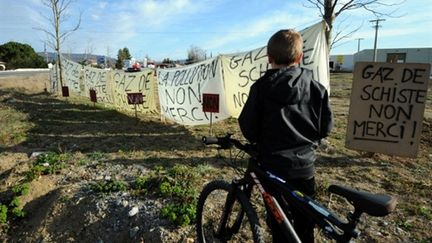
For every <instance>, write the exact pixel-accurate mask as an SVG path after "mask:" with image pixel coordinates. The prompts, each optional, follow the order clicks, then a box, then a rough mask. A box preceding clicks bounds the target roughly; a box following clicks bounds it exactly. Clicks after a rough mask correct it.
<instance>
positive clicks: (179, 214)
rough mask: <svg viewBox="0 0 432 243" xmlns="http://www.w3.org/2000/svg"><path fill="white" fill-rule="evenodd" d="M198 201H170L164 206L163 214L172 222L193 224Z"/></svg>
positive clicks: (183, 224) (184, 224) (182, 224)
mask: <svg viewBox="0 0 432 243" xmlns="http://www.w3.org/2000/svg"><path fill="white" fill-rule="evenodd" d="M195 205H196V202H195V201H194V202H191V203H188V204H175V203H169V204H167V205H166V206H164V207H163V208H162V211H161V215H162V217H164V218H167V219H168V220H169V221H170V222H171V223H174V224H177V225H180V226H186V225H189V224H191V223H192V222H193V221H194V220H195V218H196V206H195Z"/></svg>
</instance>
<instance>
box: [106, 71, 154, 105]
mask: <svg viewBox="0 0 432 243" xmlns="http://www.w3.org/2000/svg"><path fill="white" fill-rule="evenodd" d="M112 85H113V95H114V104H115V106H116V107H117V108H119V109H121V110H128V111H135V108H136V109H137V111H138V112H142V113H147V112H156V111H157V108H156V102H155V101H156V99H155V95H156V90H155V89H156V78H155V77H154V71H153V70H152V69H144V70H143V71H141V72H133V73H129V72H124V71H112ZM127 93H142V94H143V101H144V103H143V104H139V105H136V107H135V106H134V105H129V104H128V100H127Z"/></svg>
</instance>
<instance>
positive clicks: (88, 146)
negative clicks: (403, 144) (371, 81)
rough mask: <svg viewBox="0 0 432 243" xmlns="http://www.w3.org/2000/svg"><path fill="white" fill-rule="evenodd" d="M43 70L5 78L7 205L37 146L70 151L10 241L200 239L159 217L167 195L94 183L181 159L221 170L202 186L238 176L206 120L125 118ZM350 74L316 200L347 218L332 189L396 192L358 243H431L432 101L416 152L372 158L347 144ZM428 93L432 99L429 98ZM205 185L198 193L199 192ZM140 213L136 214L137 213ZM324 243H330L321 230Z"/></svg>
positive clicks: (11, 225) (2, 171)
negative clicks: (62, 88) (72, 93)
mask: <svg viewBox="0 0 432 243" xmlns="http://www.w3.org/2000/svg"><path fill="white" fill-rule="evenodd" d="M47 78H48V77H47V76H46V75H38V76H35V77H12V78H10V77H9V78H4V77H3V78H0V115H1V117H0V127H1V130H3V131H0V203H4V202H5V201H6V198H10V197H11V193H12V188H13V187H14V186H16V185H18V184H19V183H20V182H21V181H22V180H23V178H24V177H25V175H26V172H28V171H29V168H30V166H31V165H32V163H33V162H34V160H35V158H34V157H32V156H31V155H32V153H34V152H44V151H56V152H60V153H68V154H69V155H70V157H69V158H68V160H67V165H66V167H65V168H63V169H62V170H61V172H60V173H58V174H53V175H43V176H40V177H38V178H36V179H35V180H33V181H32V182H31V184H30V186H29V187H30V190H29V193H28V194H26V195H24V196H21V197H20V201H21V204H22V205H21V207H22V209H23V211H25V212H26V216H25V217H24V218H22V219H11V220H10V221H8V223H7V224H3V225H1V226H0V241H3V242H98V243H100V242H194V241H195V228H194V226H193V225H191V226H185V227H176V226H173V225H172V224H171V223H170V222H168V220H166V219H163V218H161V217H160V213H159V211H160V209H161V208H162V206H163V205H164V204H165V203H166V199H164V198H160V197H145V196H136V195H133V194H131V193H128V192H116V193H111V194H95V193H93V192H92V191H91V190H90V189H89V184H91V183H92V182H94V181H98V180H103V179H107V178H116V179H122V180H124V181H126V182H130V181H131V180H132V179H133V178H134V177H136V176H139V175H145V174H146V173H149V171H151V170H153V169H154V168H155V166H164V167H172V166H174V165H176V164H187V165H192V166H196V165H201V164H205V165H208V166H210V167H212V168H215V169H214V170H213V171H214V173H210V174H209V175H206V176H205V177H204V178H203V181H202V185H204V184H205V183H206V182H207V181H208V180H210V179H214V178H226V179H229V178H231V177H232V176H233V174H234V172H233V171H232V169H231V168H230V167H228V166H226V165H225V164H224V163H222V162H221V160H223V159H221V157H220V156H218V151H215V150H214V149H206V148H204V147H203V146H202V144H201V143H200V141H199V140H200V137H201V136H202V135H208V132H209V127H208V126H196V127H185V126H180V125H176V124H167V123H162V122H161V121H160V117H159V116H158V115H140V117H139V120H137V119H135V118H134V117H133V115H132V114H123V113H120V112H117V111H115V110H111V109H109V108H105V107H103V106H102V105H100V104H98V105H97V106H93V105H92V104H90V103H89V102H88V101H87V100H83V99H78V98H69V99H64V98H61V97H55V96H53V95H49V94H46V93H44V92H43V91H44V87H45V82H46V80H47ZM349 78H350V76H349V75H348V76H347V75H346V74H344V75H340V76H339V75H337V74H335V75H333V76H332V79H334V80H335V81H334V82H333V83H332V90H333V91H334V92H333V95H332V97H331V103H332V107H333V109H334V112H335V118H336V125H335V129H334V130H333V133H332V135H331V137H330V138H329V139H328V142H329V144H328V146H327V147H325V148H322V149H321V150H320V152H319V159H318V161H317V165H316V166H317V177H316V178H317V183H318V192H319V199H320V200H321V201H322V203H323V204H324V205H329V206H330V208H331V209H332V210H335V211H336V212H338V213H341V214H342V215H344V214H346V212H347V211H346V210H347V208H350V207H349V204H347V203H346V202H345V201H344V200H341V199H332V200H331V201H330V197H329V195H328V193H326V191H325V188H326V187H328V185H330V184H332V183H337V184H344V185H348V186H352V187H355V188H358V189H363V190H367V191H372V192H376V193H389V194H391V195H394V196H396V197H397V198H398V206H397V210H396V211H395V212H394V213H392V214H390V215H388V216H386V217H384V218H374V217H363V218H362V219H363V220H362V223H361V224H360V228H359V229H360V231H361V232H362V235H361V237H360V238H359V240H357V242H432V232H431V231H430V229H431V228H432V190H431V188H432V179H431V177H430V172H431V170H432V115H431V114H432V106H431V99H430V98H429V99H428V103H427V106H426V112H425V119H424V122H423V132H422V138H421V144H420V149H419V153H418V157H417V158H415V159H411V158H402V157H397V156H389V155H383V154H377V153H375V154H371V153H364V152H357V151H353V150H348V149H346V148H345V147H344V140H345V137H344V136H345V135H344V134H345V129H346V120H347V114H348V107H349V90H350V88H351V83H350V82H348V81H347V79H349ZM430 94H431V93H430V92H429V97H431V96H430ZM227 131H229V132H232V133H234V134H235V136H237V137H240V132H239V128H238V126H237V125H236V121H235V119H228V120H227V121H225V122H221V123H218V124H215V125H214V127H213V132H214V133H215V134H219V135H222V134H225V133H226V132H227ZM200 189H201V188H199V189H198V190H200ZM134 209H137V210H138V211H137V213H136V214H134V215H132V216H131V215H130V214H131V211H132V210H134ZM318 241H319V242H326V241H325V240H324V239H323V238H322V237H320V236H318Z"/></svg>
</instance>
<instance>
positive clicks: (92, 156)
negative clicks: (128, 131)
mask: <svg viewBox="0 0 432 243" xmlns="http://www.w3.org/2000/svg"><path fill="white" fill-rule="evenodd" d="M104 157H105V154H104V153H103V152H99V151H95V152H92V153H90V154H87V158H89V159H90V160H96V161H98V160H100V159H102V158H104Z"/></svg>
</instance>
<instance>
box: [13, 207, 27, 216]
mask: <svg viewBox="0 0 432 243" xmlns="http://www.w3.org/2000/svg"><path fill="white" fill-rule="evenodd" d="M12 216H13V217H14V218H24V217H25V216H26V213H25V212H24V211H23V210H22V209H21V208H18V207H16V208H13V209H12Z"/></svg>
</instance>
